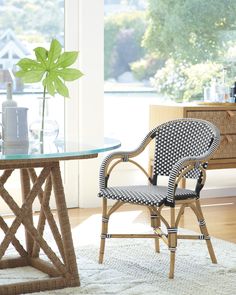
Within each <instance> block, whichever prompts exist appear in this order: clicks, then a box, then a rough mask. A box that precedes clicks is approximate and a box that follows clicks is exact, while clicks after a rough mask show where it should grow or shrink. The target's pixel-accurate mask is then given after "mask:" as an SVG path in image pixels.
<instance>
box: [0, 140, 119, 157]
mask: <svg viewBox="0 0 236 295" xmlns="http://www.w3.org/2000/svg"><path fill="white" fill-rule="evenodd" d="M90 142H91V143H85V142H69V141H68V142H67V141H65V140H56V141H55V142H44V143H39V142H36V141H29V142H27V143H25V144H14V145H13V144H6V143H4V142H3V141H2V142H0V161H1V160H30V159H32V160H33V159H53V158H60V159H61V160H63V159H65V160H66V159H67V158H75V159H76V158H80V157H81V158H82V157H86V156H88V157H89V156H91V157H92V156H96V155H97V154H98V153H102V152H106V151H110V150H113V149H116V148H119V147H120V146H121V143H120V141H119V140H116V139H113V138H103V139H101V140H94V141H91V140H90Z"/></svg>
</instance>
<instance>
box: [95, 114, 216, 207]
mask: <svg viewBox="0 0 236 295" xmlns="http://www.w3.org/2000/svg"><path fill="white" fill-rule="evenodd" d="M153 139H154V140H155V155H154V165H153V175H152V179H150V180H151V183H152V184H153V185H154V186H155V185H156V184H157V177H158V175H165V176H169V181H168V186H167V187H166V189H165V190H163V189H160V187H158V186H156V187H155V193H154V194H153V188H152V189H151V188H150V186H148V187H146V189H145V190H144V188H142V189H141V187H140V186H136V187H131V188H129V189H128V188H127V187H120V188H108V178H109V175H107V174H106V170H107V167H108V166H109V164H110V163H111V162H112V161H113V160H117V159H121V160H122V161H123V162H126V161H128V160H129V159H130V158H133V157H136V156H137V155H139V154H140V153H141V152H142V151H143V150H144V149H145V147H146V146H147V145H148V144H149V142H150V141H151V140H153ZM219 143H220V132H219V130H218V129H217V128H216V127H215V126H214V125H213V124H211V123H210V122H207V121H204V120H199V119H179V120H174V121H170V122H167V123H164V124H162V125H160V126H158V127H156V128H155V129H153V130H151V131H150V132H149V133H148V135H147V136H146V137H145V138H144V140H143V141H142V143H141V144H140V146H139V147H138V148H137V149H136V150H134V151H131V152H122V151H118V152H115V153H112V154H110V155H109V156H107V157H106V158H105V159H104V161H103V163H102V165H101V169H100V192H99V197H105V198H111V199H116V200H121V201H124V202H130V203H138V204H146V205H151V204H155V205H156V206H160V204H163V202H165V204H166V205H169V206H174V204H175V200H176V199H178V198H183V199H184V198H192V197H199V196H198V194H199V192H198V193H196V191H187V190H186V191H182V192H181V193H180V192H179V191H178V190H177V191H178V192H179V194H178V193H177V192H176V185H175V183H176V179H177V177H178V176H179V175H180V173H181V171H182V170H183V169H184V168H185V167H186V166H188V165H189V164H192V165H194V169H192V170H191V171H189V172H188V173H187V174H186V175H185V177H186V178H196V179H199V178H200V177H201V170H200V166H203V167H205V166H206V163H205V162H206V161H207V160H208V159H209V158H210V157H211V156H212V155H213V153H214V152H215V151H216V149H217V148H218V146H219ZM139 189H141V191H139ZM158 189H159V191H156V190H158Z"/></svg>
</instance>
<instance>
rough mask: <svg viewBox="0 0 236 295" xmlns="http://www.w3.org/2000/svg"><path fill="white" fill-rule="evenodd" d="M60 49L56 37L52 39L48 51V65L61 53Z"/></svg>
mask: <svg viewBox="0 0 236 295" xmlns="http://www.w3.org/2000/svg"><path fill="white" fill-rule="evenodd" d="M61 49H62V48H61V44H60V43H59V42H58V41H57V40H56V39H53V40H52V42H51V46H50V49H49V52H48V62H49V67H50V65H52V64H53V62H54V61H55V60H57V59H58V57H59V56H60V54H61Z"/></svg>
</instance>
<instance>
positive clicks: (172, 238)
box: [167, 208, 177, 279]
mask: <svg viewBox="0 0 236 295" xmlns="http://www.w3.org/2000/svg"><path fill="white" fill-rule="evenodd" d="M170 212H171V215H170V225H171V227H169V228H168V229H167V230H168V246H169V250H170V272H169V279H173V278H174V271H175V252H176V247H177V228H176V227H175V226H176V223H175V208H171V209H170Z"/></svg>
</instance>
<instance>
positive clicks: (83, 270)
mask: <svg viewBox="0 0 236 295" xmlns="http://www.w3.org/2000/svg"><path fill="white" fill-rule="evenodd" d="M184 232H185V233H186V231H184ZM188 233H189V232H188ZM73 234H74V237H75V239H74V240H75V247H76V255H77V261H78V267H79V273H80V280H81V286H80V287H76V288H66V289H61V290H55V291H46V292H40V293H33V294H40V295H44V294H60V295H71V294H91V295H92V294H99V295H103V294H104V295H105V294H121V295H122V294H130V295H131V294H132V295H144V294H145V295H146V294H158V295H159V294H160V295H161V294H163V295H167V294H168V295H169V294H171V295H172V294H174V295H187V294H189V295H190V294H191V295H195V294H204V295H215V294H222V295H233V294H236V244H233V243H228V242H225V241H222V240H218V239H214V238H213V239H212V242H213V246H214V249H215V252H216V256H217V259H218V264H215V265H214V264H212V263H211V260H210V258H209V255H208V251H207V247H206V244H205V241H186V240H185V241H184V240H183V241H180V242H179V244H178V249H177V253H176V268H175V279H174V280H169V279H168V271H169V251H168V250H167V247H166V245H164V244H162V243H161V253H155V251H154V241H153V240H150V239H146V240H145V239H142V240H141V239H136V240H135V239H123V240H121V239H110V240H107V245H106V251H105V260H104V264H103V265H99V264H98V263H97V260H98V245H99V241H96V243H94V241H91V242H90V243H88V244H87V245H85V244H82V243H80V242H79V239H77V238H78V236H76V232H74V233H73ZM76 237H77V238H76ZM22 276H24V279H25V280H27V281H28V280H30V278H43V277H45V275H44V274H42V273H40V272H38V271H36V270H34V269H32V268H31V267H24V268H21V271H20V272H19V269H18V270H17V269H15V270H14V269H11V270H10V272H6V271H5V270H1V271H0V283H4V282H5V283H6V282H9V281H19V280H21V281H22Z"/></svg>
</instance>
